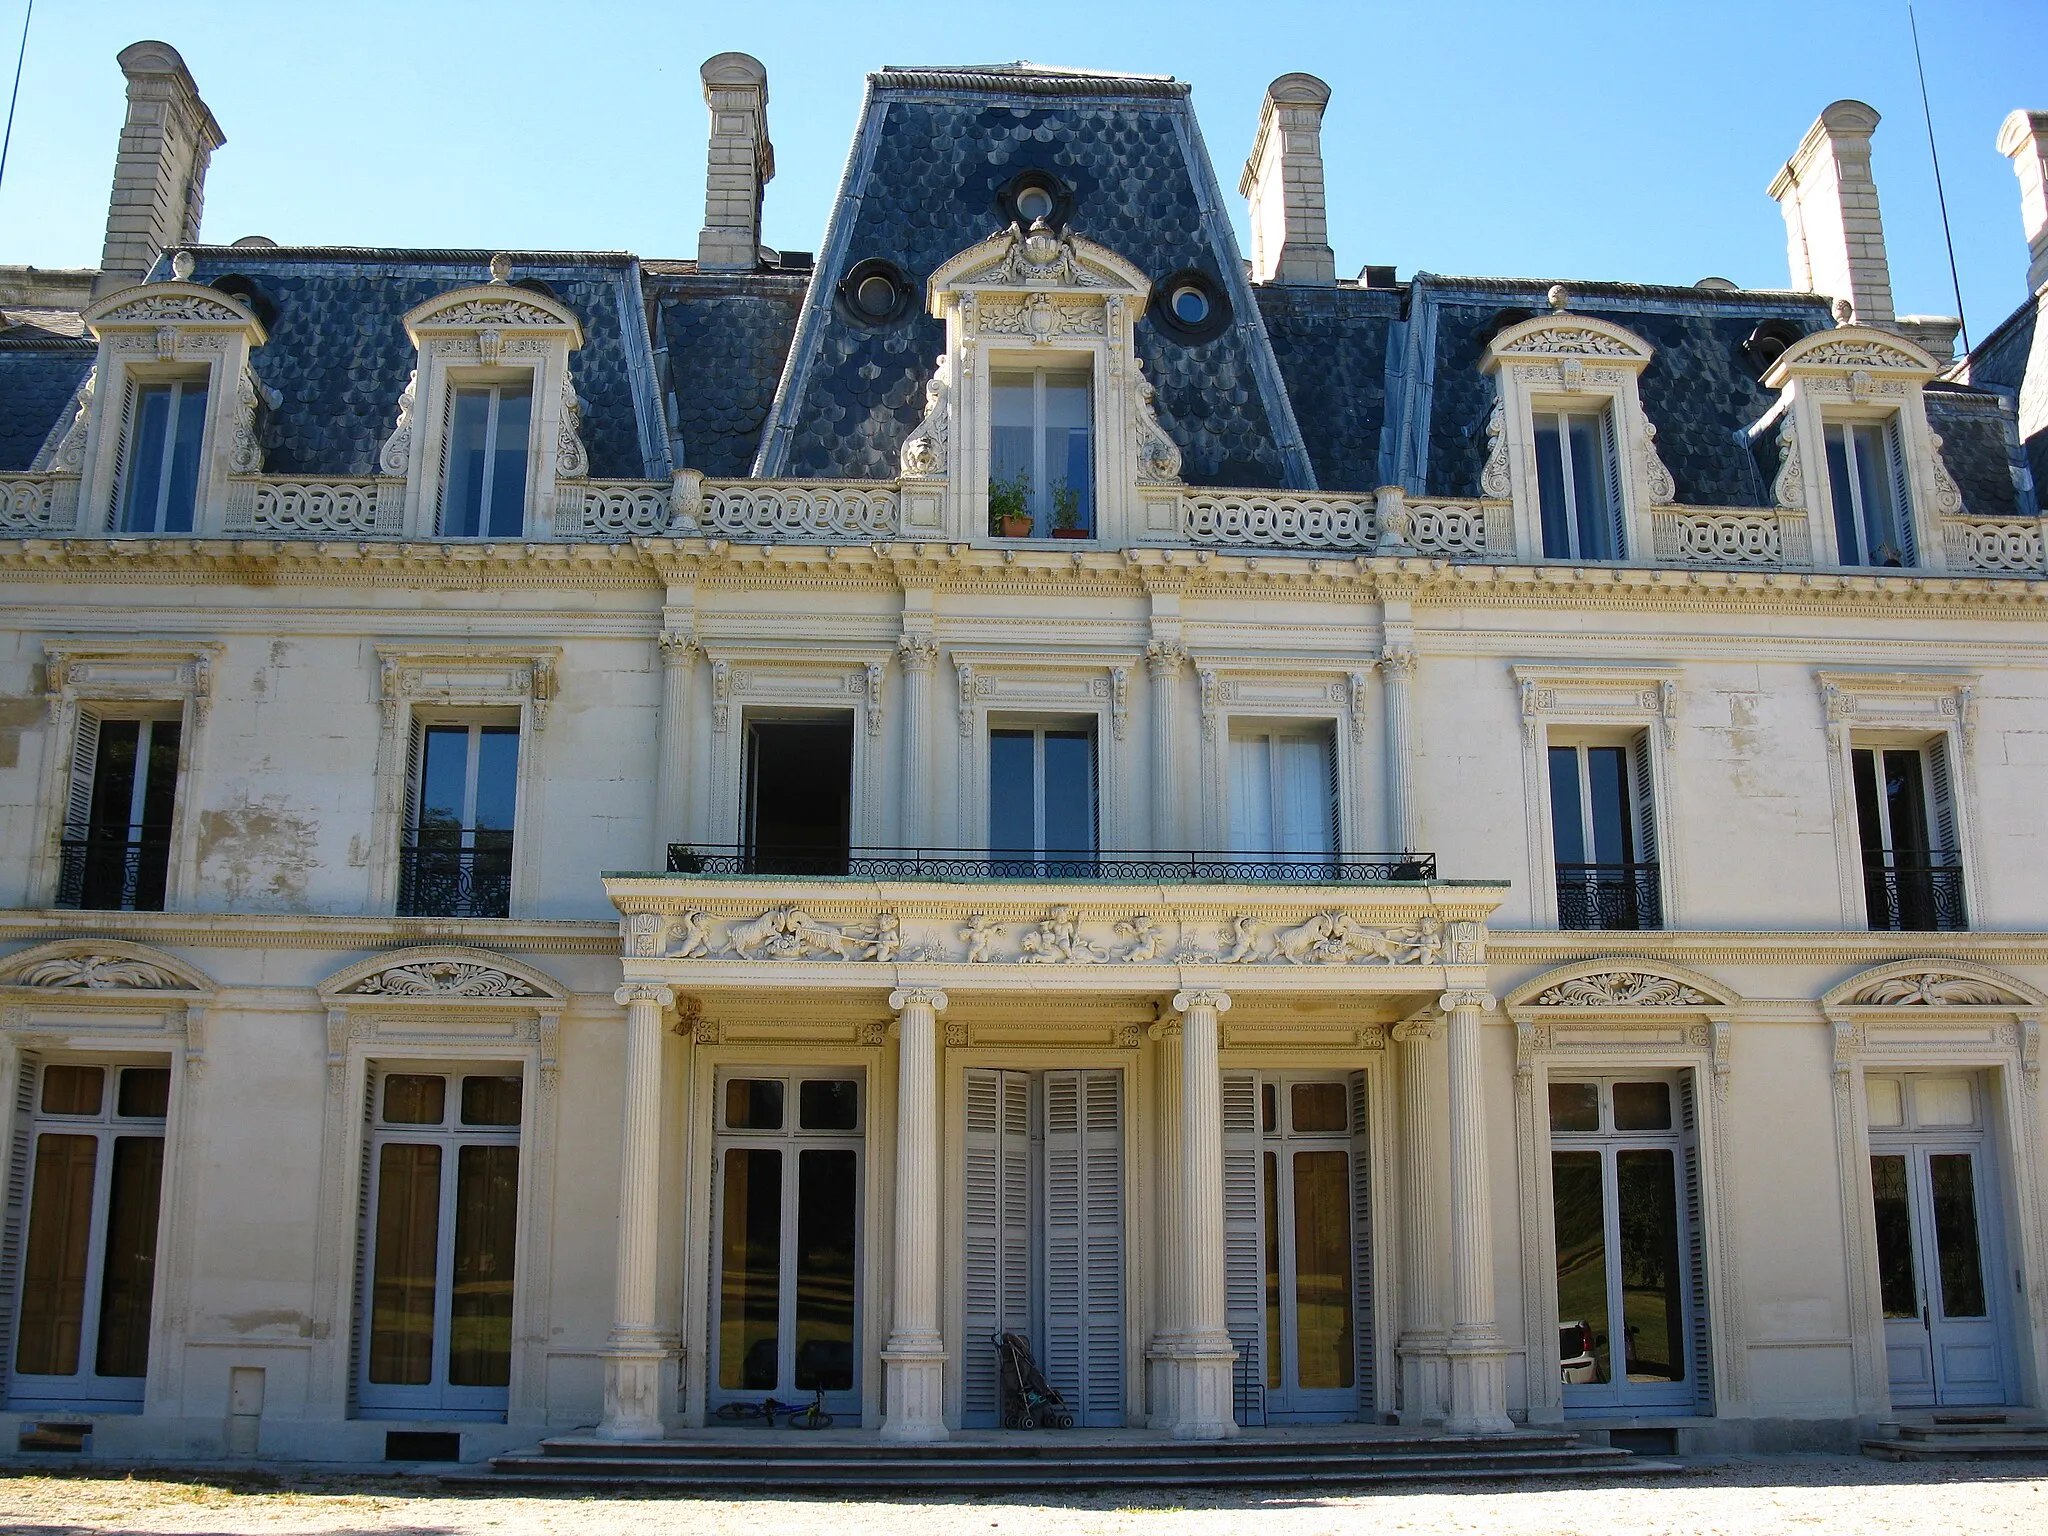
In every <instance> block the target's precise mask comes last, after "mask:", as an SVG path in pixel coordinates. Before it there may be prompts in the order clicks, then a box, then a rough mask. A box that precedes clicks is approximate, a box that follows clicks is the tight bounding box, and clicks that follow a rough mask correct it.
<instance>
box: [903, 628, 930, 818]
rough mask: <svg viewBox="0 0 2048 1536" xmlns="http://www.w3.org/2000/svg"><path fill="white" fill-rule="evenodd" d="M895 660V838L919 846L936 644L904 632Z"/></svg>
mask: <svg viewBox="0 0 2048 1536" xmlns="http://www.w3.org/2000/svg"><path fill="white" fill-rule="evenodd" d="M896 662H897V665H898V666H900V667H901V668H902V669H903V763H902V767H901V772H900V784H899V786H898V787H899V789H900V791H901V793H902V796H903V799H902V809H901V810H900V811H899V812H898V813H897V820H896V838H897V841H898V842H900V843H902V844H903V845H904V846H905V847H909V848H917V847H922V846H923V845H924V842H925V838H926V836H927V828H928V826H929V824H930V823H929V819H928V817H927V815H926V811H925V807H926V806H928V805H930V804H931V799H932V793H931V792H932V784H931V728H932V673H933V672H934V671H935V670H937V668H938V665H939V647H938V644H937V642H936V641H934V640H933V639H932V638H931V636H929V635H905V636H903V637H902V638H901V639H900V640H898V641H897V642H896Z"/></svg>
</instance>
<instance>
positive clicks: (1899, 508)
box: [1884, 420, 1920, 565]
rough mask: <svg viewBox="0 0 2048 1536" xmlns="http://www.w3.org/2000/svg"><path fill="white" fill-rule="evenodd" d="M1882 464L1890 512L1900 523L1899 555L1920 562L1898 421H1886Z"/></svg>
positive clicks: (1909, 484)
mask: <svg viewBox="0 0 2048 1536" xmlns="http://www.w3.org/2000/svg"><path fill="white" fill-rule="evenodd" d="M1884 456H1885V460H1886V463H1885V467H1886V469H1888V470H1889V471H1890V472H1891V477H1892V516H1893V517H1894V518H1896V519H1897V520H1898V525H1899V558H1900V559H1901V560H1903V561H1904V562H1905V563H1906V564H1907V565H1918V564H1919V563H1920V552H1919V548H1918V541H1917V540H1915V539H1914V537H1913V487H1912V482H1911V481H1910V480H1908V479H1907V477H1906V455H1905V454H1904V453H1903V452H1902V451H1901V450H1900V446H1899V424H1898V422H1897V421H1896V420H1893V421H1889V422H1886V423H1885V428H1884Z"/></svg>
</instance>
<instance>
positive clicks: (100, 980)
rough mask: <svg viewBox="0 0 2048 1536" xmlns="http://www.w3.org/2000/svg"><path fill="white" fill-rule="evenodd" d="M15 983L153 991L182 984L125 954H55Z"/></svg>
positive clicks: (159, 969) (144, 961)
mask: <svg viewBox="0 0 2048 1536" xmlns="http://www.w3.org/2000/svg"><path fill="white" fill-rule="evenodd" d="M14 982H15V984H16V985H17V986H24V987H83V988H85V989H86V990H88V991H93V992H105V991H110V990H113V989H115V988H122V987H128V988H136V989H143V990H152V991H153V990H160V989H163V988H180V987H183V986H184V982H182V981H180V980H179V979H178V978H177V977H176V976H174V975H172V974H171V973H170V972H169V971H167V970H165V969H164V968H163V967H162V966H160V965H151V964H150V963H149V962H148V961H146V960H131V959H129V958H128V957H127V956H125V955H56V956H53V957H51V958H50V959H48V960H39V961H37V962H36V963H35V964H33V965H31V966H28V967H27V968H25V969H24V970H23V971H22V972H21V974H20V975H18V976H16V977H15V978H14Z"/></svg>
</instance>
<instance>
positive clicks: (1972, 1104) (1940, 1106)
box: [1913, 1077, 1977, 1125]
mask: <svg viewBox="0 0 2048 1536" xmlns="http://www.w3.org/2000/svg"><path fill="white" fill-rule="evenodd" d="M1913 1119H1914V1120H1915V1121H1916V1122H1917V1123H1918V1124H1920V1125H1975V1124H1976V1123H1977V1109H1976V1099H1975V1095H1973V1094H1972V1093H1971V1092H1970V1080H1969V1079H1968V1078H1967V1077H1916V1078H1914V1079H1913Z"/></svg>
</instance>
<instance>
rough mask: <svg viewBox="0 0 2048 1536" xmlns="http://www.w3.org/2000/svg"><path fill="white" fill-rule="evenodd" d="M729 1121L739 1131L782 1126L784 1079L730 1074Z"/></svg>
mask: <svg viewBox="0 0 2048 1536" xmlns="http://www.w3.org/2000/svg"><path fill="white" fill-rule="evenodd" d="M725 1123H726V1126H727V1127H728V1128H729V1129H731V1130H735V1131H779V1130H781V1129H782V1083H781V1082H780V1080H778V1079H776V1078H772V1077H769V1078H750V1077H732V1078H727V1079H726V1083H725Z"/></svg>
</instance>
